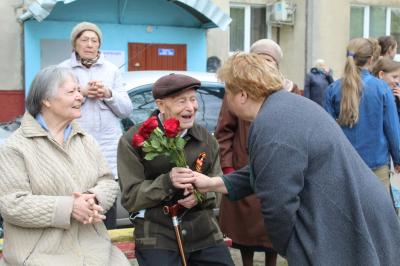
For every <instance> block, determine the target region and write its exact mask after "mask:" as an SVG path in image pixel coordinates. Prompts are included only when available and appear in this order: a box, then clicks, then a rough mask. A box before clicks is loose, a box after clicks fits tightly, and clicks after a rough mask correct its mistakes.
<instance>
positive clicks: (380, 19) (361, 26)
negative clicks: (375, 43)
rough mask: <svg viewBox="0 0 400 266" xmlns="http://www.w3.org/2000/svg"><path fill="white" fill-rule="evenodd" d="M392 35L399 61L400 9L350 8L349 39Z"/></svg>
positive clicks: (355, 6) (379, 7)
mask: <svg viewBox="0 0 400 266" xmlns="http://www.w3.org/2000/svg"><path fill="white" fill-rule="evenodd" d="M384 35H392V36H394V37H395V38H396V40H397V43H399V45H398V46H397V54H398V55H397V57H396V59H400V8H392V7H383V6H358V5H354V6H351V9H350V39H352V38H357V37H364V38H368V37H375V38H377V37H380V36H384Z"/></svg>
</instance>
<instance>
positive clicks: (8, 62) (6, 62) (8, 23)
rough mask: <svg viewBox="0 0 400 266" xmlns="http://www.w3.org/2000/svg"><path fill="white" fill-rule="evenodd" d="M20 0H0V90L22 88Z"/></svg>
mask: <svg viewBox="0 0 400 266" xmlns="http://www.w3.org/2000/svg"><path fill="white" fill-rule="evenodd" d="M20 3H22V1H15V0H1V1H0V14H1V16H0V32H1V38H0V62H1V64H0V90H19V89H22V84H23V83H22V57H21V43H22V41H21V38H22V26H21V24H20V23H19V22H18V21H17V19H16V18H17V12H18V11H16V8H17V6H18V5H19V4H20Z"/></svg>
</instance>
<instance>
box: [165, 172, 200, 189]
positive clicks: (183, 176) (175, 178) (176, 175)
mask: <svg viewBox="0 0 400 266" xmlns="http://www.w3.org/2000/svg"><path fill="white" fill-rule="evenodd" d="M169 177H170V178H171V182H172V185H173V186H174V187H176V188H179V189H189V190H192V189H193V186H192V183H193V182H194V180H195V179H194V177H193V171H192V170H190V169H189V168H182V167H174V168H172V170H171V172H170V173H169Z"/></svg>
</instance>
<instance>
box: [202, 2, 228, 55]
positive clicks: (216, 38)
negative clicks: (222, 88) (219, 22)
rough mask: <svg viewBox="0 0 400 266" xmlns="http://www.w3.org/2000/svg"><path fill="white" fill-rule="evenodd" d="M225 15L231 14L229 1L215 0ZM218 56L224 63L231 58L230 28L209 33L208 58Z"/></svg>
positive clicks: (209, 31)
mask: <svg viewBox="0 0 400 266" xmlns="http://www.w3.org/2000/svg"><path fill="white" fill-rule="evenodd" d="M213 2H214V4H216V5H217V6H219V7H220V8H221V9H222V10H223V11H224V12H225V13H227V14H229V1H228V0H213ZM210 56H217V57H219V59H221V61H222V62H223V61H224V60H225V59H226V58H227V57H228V56H229V27H228V28H227V29H226V30H225V31H223V30H221V29H219V28H215V29H210V30H208V31H207V57H210Z"/></svg>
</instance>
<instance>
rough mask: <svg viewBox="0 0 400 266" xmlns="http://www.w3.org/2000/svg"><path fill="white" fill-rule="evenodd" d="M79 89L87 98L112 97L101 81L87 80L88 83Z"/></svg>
mask: <svg viewBox="0 0 400 266" xmlns="http://www.w3.org/2000/svg"><path fill="white" fill-rule="evenodd" d="M81 91H82V95H83V96H86V97H88V98H96V99H104V98H106V99H107V98H110V97H112V93H111V91H110V90H109V89H108V88H107V87H105V86H104V84H103V82H101V81H95V80H92V81H89V82H88V85H87V86H86V87H85V88H84V89H82V90H81Z"/></svg>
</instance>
